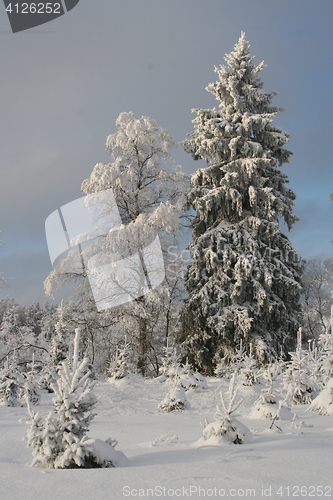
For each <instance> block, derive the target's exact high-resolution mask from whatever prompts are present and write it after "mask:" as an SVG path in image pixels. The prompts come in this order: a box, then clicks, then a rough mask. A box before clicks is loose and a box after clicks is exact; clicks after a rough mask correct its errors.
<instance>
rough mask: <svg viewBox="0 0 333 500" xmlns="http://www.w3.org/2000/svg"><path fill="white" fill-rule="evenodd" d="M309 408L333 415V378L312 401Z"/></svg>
mask: <svg viewBox="0 0 333 500" xmlns="http://www.w3.org/2000/svg"><path fill="white" fill-rule="evenodd" d="M309 410H314V411H317V412H318V413H319V415H333V378H331V379H330V380H329V381H328V382H327V384H326V386H325V388H324V389H323V390H322V391H321V392H320V394H319V395H318V396H317V397H316V398H315V399H314V400H313V401H312V403H311V405H310V407H309Z"/></svg>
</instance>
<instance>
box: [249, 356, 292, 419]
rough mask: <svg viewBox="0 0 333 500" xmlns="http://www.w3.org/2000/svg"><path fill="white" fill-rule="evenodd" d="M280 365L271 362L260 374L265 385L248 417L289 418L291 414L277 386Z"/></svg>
mask: <svg viewBox="0 0 333 500" xmlns="http://www.w3.org/2000/svg"><path fill="white" fill-rule="evenodd" d="M280 374H281V367H280V365H279V364H278V363H271V364H270V365H269V366H268V367H267V368H266V370H265V371H264V372H263V374H262V378H263V380H265V381H266V387H265V388H263V389H262V390H261V393H260V395H259V397H258V399H257V400H256V401H255V403H254V406H253V408H252V410H251V412H250V415H249V417H250V418H257V419H274V422H275V420H290V419H291V418H293V414H292V413H291V411H290V410H289V408H288V407H287V403H286V402H285V401H283V398H282V396H281V392H280V391H279V390H278V388H277V381H278V377H279V375H280Z"/></svg>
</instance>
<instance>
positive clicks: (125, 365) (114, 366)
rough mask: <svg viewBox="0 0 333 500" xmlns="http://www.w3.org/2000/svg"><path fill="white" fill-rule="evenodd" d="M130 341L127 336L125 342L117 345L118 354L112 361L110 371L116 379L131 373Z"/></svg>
mask: <svg viewBox="0 0 333 500" xmlns="http://www.w3.org/2000/svg"><path fill="white" fill-rule="evenodd" d="M129 355H130V343H129V342H128V341H127V339H126V337H125V341H124V344H123V345H122V346H121V347H118V346H117V347H116V354H115V356H114V358H113V360H112V361H111V363H110V369H109V373H110V375H111V378H113V379H114V380H120V379H122V378H124V377H126V375H127V374H128V373H129Z"/></svg>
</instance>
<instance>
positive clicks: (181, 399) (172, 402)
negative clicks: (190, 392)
mask: <svg viewBox="0 0 333 500" xmlns="http://www.w3.org/2000/svg"><path fill="white" fill-rule="evenodd" d="M188 407H189V403H188V401H187V398H186V394H185V390H184V388H183V387H181V386H180V385H179V380H178V379H176V380H175V382H174V383H173V385H172V387H171V389H170V391H169V392H168V393H167V394H166V395H165V397H164V399H163V401H161V402H160V404H159V405H158V409H159V410H160V411H162V412H163V413H170V412H173V411H179V410H185V409H187V408H188Z"/></svg>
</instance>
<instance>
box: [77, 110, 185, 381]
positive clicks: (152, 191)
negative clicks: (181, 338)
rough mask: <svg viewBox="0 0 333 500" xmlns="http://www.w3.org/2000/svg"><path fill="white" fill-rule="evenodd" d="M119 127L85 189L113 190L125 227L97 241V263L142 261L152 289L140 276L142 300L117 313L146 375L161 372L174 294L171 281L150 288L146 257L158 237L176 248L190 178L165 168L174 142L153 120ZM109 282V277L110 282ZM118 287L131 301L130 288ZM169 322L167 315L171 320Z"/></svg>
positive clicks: (127, 118) (124, 121) (126, 117)
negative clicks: (167, 312) (168, 306)
mask: <svg viewBox="0 0 333 500" xmlns="http://www.w3.org/2000/svg"><path fill="white" fill-rule="evenodd" d="M116 125H117V131H116V133H115V134H112V135H110V136H109V137H108V138H107V143H106V147H107V150H108V152H109V153H110V155H111V162H110V163H108V164H97V165H96V166H95V168H94V170H93V172H92V174H91V176H90V178H89V179H87V180H85V181H84V182H83V184H82V191H83V193H85V194H86V195H90V194H93V193H98V192H101V191H103V190H107V189H112V192H113V194H114V197H115V201H116V203H117V207H118V210H119V214H120V217H121V221H122V224H123V225H124V227H122V228H120V229H119V230H118V231H111V232H110V233H109V234H108V235H106V237H104V238H100V239H99V241H98V242H97V244H96V246H95V248H96V252H95V255H94V258H95V261H94V263H95V265H96V267H98V266H100V265H102V264H103V263H104V262H105V257H106V256H110V255H112V256H113V257H112V258H113V261H114V262H117V261H118V260H119V261H120V260H121V259H124V257H129V256H130V255H139V256H141V257H140V266H142V268H143V271H144V275H145V279H146V280H147V283H148V288H150V290H148V291H147V293H145V294H144V293H142V292H140V290H142V291H143V290H144V288H145V286H144V284H143V283H141V282H140V280H142V277H140V276H138V283H137V288H138V290H139V293H138V294H137V295H138V296H136V297H135V298H134V299H133V300H132V301H130V302H128V303H127V304H125V305H122V306H121V307H120V308H118V313H119V317H121V321H122V322H123V324H124V327H125V331H126V330H128V332H126V333H127V334H128V336H129V334H131V335H132V338H133V337H136V341H137V346H138V362H137V366H138V369H139V371H140V372H141V373H142V374H146V372H147V367H148V365H151V364H153V365H154V366H155V371H156V372H157V373H158V366H157V367H156V365H157V361H156V360H157V355H158V348H159V344H161V345H160V348H162V345H163V341H164V338H163V337H162V338H160V339H159V337H161V336H163V335H164V333H165V328H164V327H163V324H164V326H165V317H164V312H165V304H166V302H168V300H169V299H170V289H169V287H168V283H167V282H165V286H163V285H162V286H161V287H159V289H158V291H156V290H153V289H151V287H149V279H150V278H149V273H148V272H147V269H146V267H145V266H146V265H147V263H146V261H145V260H144V259H143V258H142V252H144V248H145V247H147V245H149V244H151V243H152V242H153V241H154V240H155V238H156V235H157V234H159V239H160V242H161V246H162V250H163V252H166V251H167V247H168V246H170V244H172V243H173V241H174V235H175V234H176V233H177V232H178V231H179V226H180V214H181V213H182V210H183V206H184V192H185V181H186V176H185V174H184V173H183V172H182V170H181V168H180V167H179V166H178V167H176V168H174V169H172V170H164V169H163V168H162V166H163V165H164V164H165V163H167V162H173V158H172V157H171V155H170V153H169V151H170V149H172V148H173V147H175V146H176V143H175V142H174V140H173V139H172V138H171V137H170V135H169V134H168V132H167V131H166V130H165V129H162V128H160V127H158V126H157V125H156V122H155V121H154V120H151V119H150V118H148V117H142V118H141V119H137V118H135V116H134V115H133V113H121V114H120V115H119V117H118V119H117V122H116ZM103 259H104V260H103ZM157 271H158V270H157ZM133 274H135V269H134V271H133ZM102 278H103V276H102ZM109 279H110V278H109V276H107V275H105V280H106V282H108V280H109ZM120 286H121V287H122V288H123V289H124V292H125V293H127V294H129V295H130V296H131V290H129V289H127V288H126V286H127V284H126V283H120ZM129 288H130V286H129ZM171 317H172V315H169V319H170V318H171ZM163 330H164V331H163ZM131 340H132V339H131ZM156 368H157V369H156Z"/></svg>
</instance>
